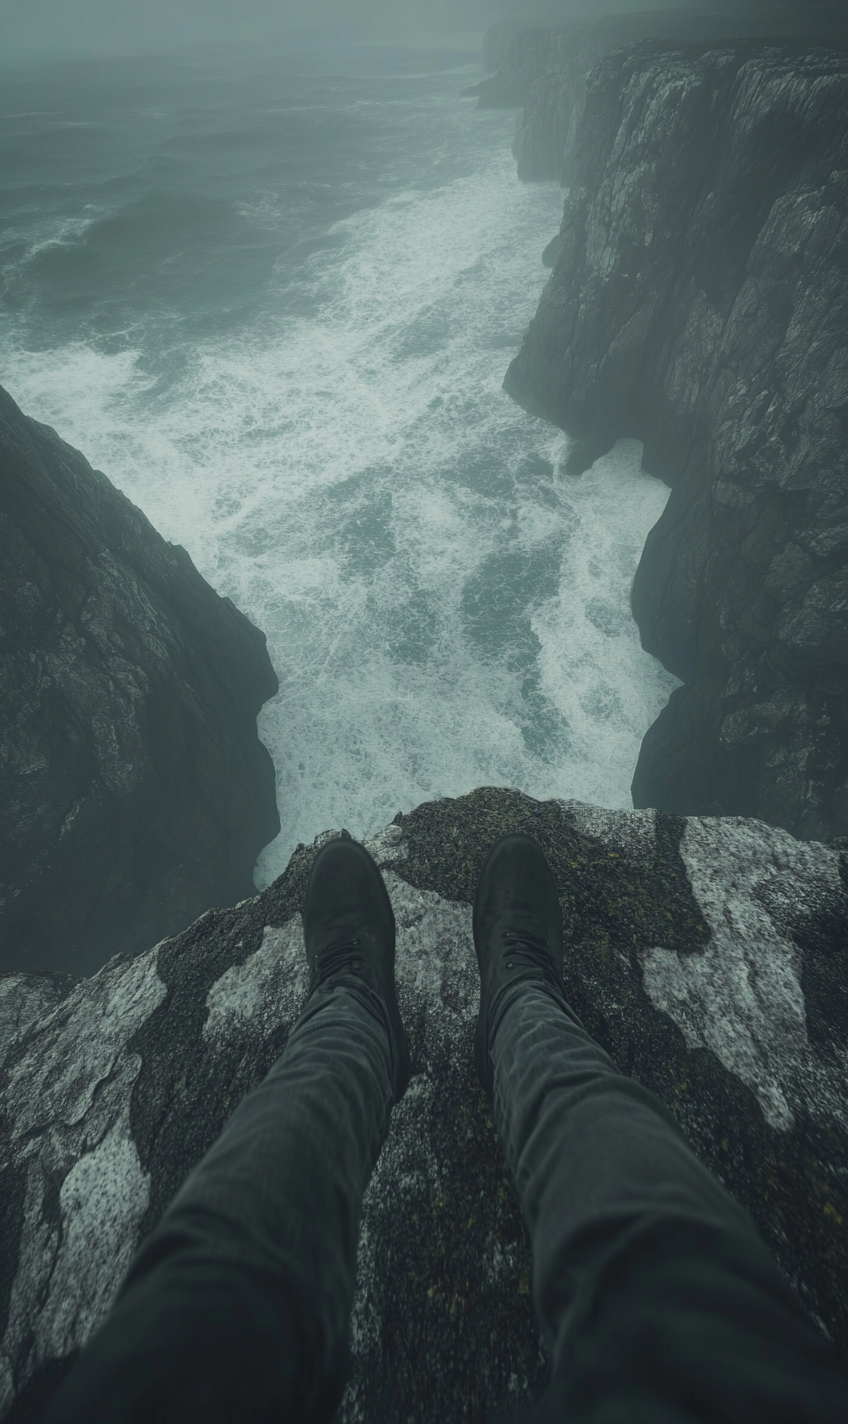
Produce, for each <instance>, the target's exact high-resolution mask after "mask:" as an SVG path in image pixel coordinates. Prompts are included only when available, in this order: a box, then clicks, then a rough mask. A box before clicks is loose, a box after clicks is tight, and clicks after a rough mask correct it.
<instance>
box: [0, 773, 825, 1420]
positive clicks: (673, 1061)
mask: <svg viewBox="0 0 848 1424" xmlns="http://www.w3.org/2000/svg"><path fill="white" fill-rule="evenodd" d="M515 830H525V831H528V832H529V833H530V834H531V835H533V836H535V837H536V838H537V839H538V841H539V843H540V844H541V845H542V847H543V848H544V850H545V853H546V855H547V857H548V859H549V861H550V864H551V866H552V868H553V870H554V874H555V877H556V880H557V884H558V887H559V892H560V897H561V902H562V907H563V916H564V923H565V930H566V936H565V941H566V954H565V981H566V990H567V993H568V996H569V998H570V1000H571V1002H572V1004H573V1005H574V1006H575V1008H576V1009H577V1011H578V1012H579V1013H580V1015H581V1016H582V1018H583V1020H584V1022H585V1023H586V1025H587V1027H588V1028H589V1029H590V1031H591V1032H592V1033H593V1034H594V1035H595V1036H596V1037H597V1038H598V1039H599V1041H600V1042H601V1043H602V1044H603V1046H604V1047H605V1048H606V1049H607V1050H608V1051H609V1052H610V1053H611V1054H612V1056H613V1057H614V1058H615V1059H616V1061H617V1062H618V1064H619V1065H620V1067H621V1068H622V1069H623V1070H624V1071H626V1072H628V1073H630V1074H632V1075H633V1076H634V1077H635V1078H637V1079H638V1080H639V1081H640V1082H643V1083H645V1084H646V1085H647V1086H648V1087H649V1088H651V1089H652V1090H653V1091H654V1092H655V1093H657V1094H658V1096H659V1097H660V1098H661V1099H662V1100H663V1102H665V1103H666V1104H667V1105H668V1107H669V1108H670V1110H671V1111H672V1113H673V1114H674V1116H675V1117H676V1119H677V1121H678V1123H679V1124H680V1127H681V1129H682V1130H683V1132H684V1134H685V1135H686V1137H687V1138H688V1140H689V1141H690V1143H691V1144H692V1146H693V1148H694V1149H695V1151H696V1152H697V1153H698V1154H699V1155H700V1156H701V1158H702V1159H703V1160H704V1162H706V1164H707V1165H708V1166H709V1167H710V1169H711V1170H712V1171H714V1172H715V1173H717V1175H718V1176H719V1178H720V1179H721V1180H722V1181H723V1182H724V1183H725V1184H726V1186H727V1187H728V1188H729V1190H730V1191H731V1192H733V1193H734V1194H735V1195H736V1197H737V1198H738V1199H739V1200H740V1201H741V1202H743V1203H744V1205H745V1206H746V1207H748V1208H749V1209H750V1211H751V1212H752V1213H753V1215H754V1218H755V1220H756V1222H757V1224H758V1226H759V1229H760V1231H761V1232H762V1233H763V1235H764V1237H765V1239H766V1241H767V1243H768V1244H769V1246H770V1247H771V1249H772V1251H773V1252H774V1253H775V1255H776V1257H777V1259H778V1261H779V1262H780V1264H781V1266H782V1267H783V1269H784V1271H785V1272H786V1274H787V1276H788V1278H789V1279H790V1281H791V1282H792V1283H793V1285H794V1287H795V1288H796V1290H797V1291H798V1292H799V1294H800V1297H801V1299H802V1300H803V1302H804V1303H805V1305H806V1307H807V1309H808V1310H809V1312H810V1314H811V1316H812V1318H813V1319H814V1320H815V1322H816V1323H817V1325H818V1327H819V1328H820V1329H821V1330H823V1331H826V1332H827V1333H828V1334H829V1335H830V1336H831V1337H832V1338H833V1339H834V1340H835V1341H836V1342H837V1344H838V1346H839V1347H840V1348H841V1349H842V1350H843V1351H846V1350H848V1292H846V1281H848V1236H846V1231H845V1223H846V1220H848V1109H846V1100H845V1081H846V1071H848V998H846V995H847V994H848V959H846V955H848V861H847V860H846V856H845V855H844V854H843V853H841V852H840V851H839V850H837V849H836V848H834V847H828V846H824V845H818V844H810V843H802V842H798V841H795V840H793V839H792V837H791V836H789V835H788V834H787V833H786V832H785V831H781V830H778V829H775V828H774V827H769V826H766V825H763V824H762V823H760V822H757V821H751V820H741V819H728V820H709V819H705V820H701V819H692V820H688V821H686V820H682V819H680V818H677V817H674V816H668V815H663V814H661V813H655V812H652V811H644V812H625V811H602V810H598V809H597V808H595V807H591V806H586V805H582V804H579V803H575V802H566V803H561V802H545V803H540V802H537V801H532V800H530V798H528V797H526V796H523V795H521V794H520V793H518V792H514V791H504V790H501V791H498V790H481V791H476V792H474V793H473V794H471V795H470V796H466V797H463V798H461V799H459V800H443V801H437V802H431V803H428V804H425V805H423V806H420V807H419V808H418V809H417V810H416V811H414V812H412V813H411V814H410V815H408V816H397V817H396V818H395V821H394V822H393V823H392V824H391V825H390V826H388V827H386V829H385V830H384V831H382V832H381V833H380V834H379V835H377V836H375V837H374V838H373V839H372V840H371V841H370V842H369V847H370V849H371V851H372V853H373V854H374V855H375V857H376V859H377V860H378V862H379V863H380V864H381V865H382V867H383V871H384V875H385V878H386V882H387V885H388V888H389V893H390V895H391V898H392V902H393V905H394V911H395V916H396V919H397V926H398V946H397V978H398V994H399V1001H400V1006H401V1011H402V1014H403V1016H404V1019H405V1022H406V1024H407V1026H408V1029H409V1032H410V1037H411V1044H412V1054H413V1064H412V1067H413V1077H412V1081H411V1083H410V1087H409V1090H408V1092H407V1094H406V1096H405V1098H404V1099H403V1101H402V1103H401V1104H400V1106H399V1107H398V1108H397V1109H396V1110H395V1112H394V1114H393V1118H392V1125H391V1132H390V1135H389V1138H388V1141H387V1143H386V1145H385V1147H384V1149H383V1152H382V1155H381V1157H380V1160H379V1162H378V1164H377V1168H376V1171H375V1174H374V1177H373V1180H372V1183H371V1186H370V1188H369V1190H368V1193H367V1196H366V1201H365V1210H364V1217H363V1225H362V1236H361V1242H360V1250H359V1268H358V1281H357V1290H356V1301H355V1306H354V1312H353V1320H352V1327H351V1346H352V1359H353V1364H352V1375H351V1378H350V1383H349V1385H348V1388H347V1392H346V1394H345V1397H344V1400H343V1403H342V1405H341V1408H340V1412H339V1416H338V1417H339V1421H340V1424H342V1421H344V1424H354V1421H364V1420H380V1422H381V1424H401V1421H403V1424H406V1421H407V1420H408V1419H409V1418H410V1417H413V1418H414V1419H415V1420H416V1421H417V1424H445V1422H446V1421H456V1424H459V1421H464V1420H469V1419H474V1418H477V1417H480V1414H481V1411H483V1410H489V1409H491V1408H494V1407H499V1406H501V1405H506V1404H508V1403H509V1402H510V1401H519V1400H522V1399H528V1398H530V1397H533V1396H536V1395H538V1394H539V1392H540V1391H541V1389H542V1388H543V1385H544V1379H545V1360H544V1358H543V1355H542V1353H541V1348H540V1343H539V1338H538V1336H537V1333H536V1330H535V1326H534V1323H533V1315H532V1307H531V1301H530V1294H529V1288H530V1257H529V1254H528V1249H527V1244H526V1241H525V1237H524V1233H523V1228H522V1226H521V1222H520V1218H519V1214H518V1209H517V1202H516V1198H515V1194H514V1191H513V1188H512V1185H511V1183H510V1181H509V1178H508V1176H507V1174H506V1170H505V1167H504V1163H503V1157H502V1154H501V1150H500V1147H499V1144H498V1142H497V1140H496V1138H495V1135H494V1132H493V1129H492V1122H491V1118H490V1116H489V1113H488V1105H487V1102H486V1099H485V1097H484V1096H483V1094H482V1092H481V1090H480V1088H479V1086H478V1084H477V1081H476V1078H475V1075H474V1069H473V1062H472V1038H473V1026H474V1020H475V1017H476V1013H477V1006H478V993H479V979H478V974H477V966H476V960H475V955H474V948H473V942H472V934H471V904H472V899H473V894H474V887H475V884H476V879H477V875H478V873H479V870H480V867H481V865H482V862H483V859H484V857H485V855H486V853H487V850H488V848H489V847H490V845H491V844H492V843H493V842H494V841H495V840H496V839H497V837H498V836H500V835H501V834H503V833H506V832H508V831H515ZM319 843H320V840H319V842H316V845H317V844H319ZM314 854H315V847H314V846H313V847H309V848H307V847H303V846H301V847H299V848H298V850H297V851H296V852H295V854H294V856H293V857H292V860H291V861H290V863H289V866H288V868H287V870H286V871H285V873H284V874H283V875H282V876H281V877H280V878H279V879H278V880H277V881H276V882H275V884H274V885H272V886H271V887H270V888H269V889H268V890H267V891H265V892H264V893H263V894H262V895H260V896H258V897H256V898H255V899H252V900H249V901H246V902H245V903H244V904H241V905H238V906H236V907H235V908H234V909H228V910H215V911H210V912H209V913H208V914H206V915H204V916H203V918H202V919H200V920H198V921H197V923H196V924H194V925H192V926H191V928H190V929H188V930H187V931H186V932H185V933H183V934H182V935H180V936H178V937H177V938H175V939H171V940H168V941H166V942H164V943H163V944H160V945H157V946H156V947H155V948H154V949H151V950H149V951H148V952H147V953H145V954H142V955H139V956H138V957H137V958H135V959H128V958H126V957H125V956H118V957H116V958H115V959H112V960H110V961H109V962H108V963H107V964H106V965H105V966H104V968H103V969H102V970H101V971H100V972H99V973H98V974H97V975H95V976H94V977H93V978H91V979H88V980H84V981H81V982H74V981H73V980H70V979H68V978H60V977H57V976H52V977H51V976H31V975H21V974H17V975H8V976H6V977H5V978H0V1172H1V1173H2V1177H0V1180H2V1184H3V1187H2V1192H0V1252H2V1254H1V1255H0V1411H5V1412H6V1413H7V1414H8V1419H9V1421H13V1424H22V1422H23V1421H28V1420H34V1419H35V1418H36V1417H37V1412H38V1409H39V1408H40V1407H41V1404H42V1403H43V1401H44V1400H45V1398H46V1397H47V1396H48V1395H49V1394H50V1392H51V1391H52V1390H53V1389H54V1388H55V1387H56V1385H57V1383H58V1381H59V1380H60V1379H61V1378H62V1377H63V1375H64V1373H65V1371H66V1370H67V1368H68V1366H69V1363H70V1361H71V1360H72V1359H73V1356H74V1353H75V1351H76V1350H77V1349H78V1348H79V1346H80V1345H81V1344H82V1343H83V1342H84V1341H85V1340H86V1339H87V1338H88V1336H89V1335H90V1333H91V1332H92V1330H93V1329H94V1328H95V1327H96V1325H97V1323H98V1321H99V1320H101V1319H102V1317H103V1315H104V1313H105V1312H106V1311H107V1310H108V1308H109V1305H110V1302H111V1301H112V1300H113V1298H114V1295H115V1292H116V1290H117V1287H118V1285H119V1283H120V1280H121V1277H122V1275H123V1273H124V1271H125V1270H126V1267H127V1264H128V1262H129V1260H130V1257H131V1256H132V1253H133V1251H134V1250H135V1247H136V1245H137V1243H138V1241H139V1240H140V1239H141V1237H142V1236H143V1235H144V1234H145V1233H146V1232H147V1231H149V1230H150V1228H151V1227H152V1226H153V1225H154V1223H155V1222H156V1221H157V1220H158V1218H159V1216H160V1215H161V1213H162V1211H163V1209H164V1207H165V1205H166V1204H167V1202H168V1201H169V1199H170V1198H171V1196H172V1195H173V1193H174V1192H175V1190H176V1188H177V1187H178V1186H179V1184H180V1183H181V1181H182V1180H183V1179H184V1177H185V1175H186V1173H187V1172H188V1171H189V1169H190V1168H191V1167H192V1165H193V1164H194V1163H195V1162H196V1161H197V1160H198V1159H199V1157H200V1156H201V1155H202V1153H203V1152H204V1151H205V1149H206V1148H207V1147H208V1146H209V1145H210V1143H211V1142H212V1141H213V1140H214V1138H215V1137H216V1135H217V1134H218V1132H219V1131H220V1129H221V1127H222V1125H223V1123H224V1121H225V1120H226V1118H227V1116H228V1115H229V1113H230V1112H232V1110H233V1108H234V1106H235V1105H236V1103H237V1102H238V1101H239V1099H240V1098H241V1097H242V1096H243V1094H244V1093H246V1092H247V1091H248V1090H249V1089H250V1088H251V1087H252V1086H253V1085H254V1084H255V1083H257V1082H258V1081H259V1080H260V1079H261V1078H262V1077H263V1075H264V1074H265V1072H266V1071H267V1069H268V1068H269V1067H270V1065H271V1064H272V1063H273V1061H274V1060H275V1058H276V1057H277V1055H278V1054H279V1053H280V1052H281V1051H282V1048H283V1046H284V1044H285V1041H286V1038H287V1035H288V1033H289V1032H290V1030H291V1028H292V1026H293V1024H294V1022H295V1019H296V1017H297V1014H298V1012H299V1009H300V1006H301V1004H302V1002H303V999H304V996H305V993H306V986H307V975H306V960H305V955H304V950H303V935H302V921H301V913H300V911H301V905H302V899H303V892H304V888H305V884H306V879H307V876H308V873H309V869H310V866H311V863H312V860H313V857H314Z"/></svg>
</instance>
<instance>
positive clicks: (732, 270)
mask: <svg viewBox="0 0 848 1424" xmlns="http://www.w3.org/2000/svg"><path fill="white" fill-rule="evenodd" d="M575 162H576V165H577V166H576V176H575V182H574V184H573V186H572V188H571V190H570V192H569V194H568V197H567V199H566V204H565V212H564V216H563V222H562V228H561V233H560V238H561V250H560V256H559V259H558V261H557V264H556V267H555V268H554V271H553V273H552V276H551V278H550V280H549V282H548V285H547V287H546V289H545V291H544V294H543V296H542V299H541V302H540V305H539V309H538V312H537V314H536V317H535V319H534V321H533V323H532V324H531V327H530V330H529V332H528V334H527V337H526V339H525V342H524V346H523V349H522V351H521V352H520V354H519V355H518V356H517V357H516V359H515V360H514V361H513V363H512V365H511V366H510V369H509V372H508V373H507V378H506V382H505V385H506V389H507V390H509V391H510V392H511V393H512V394H513V395H514V396H515V398H516V399H517V400H518V401H519V402H520V403H521V404H523V405H524V406H526V407H527V409H529V410H532V411H534V412H535V413H537V414H540V415H544V416H546V417H547V418H548V419H550V420H553V421H555V422H556V423H557V424H559V425H561V426H562V427H563V428H564V429H565V430H567V431H568V432H569V433H570V434H571V435H572V436H573V437H574V443H573V446H572V449H571V454H570V465H571V468H572V470H573V471H574V472H575V473H578V472H580V471H581V470H583V469H585V468H586V467H587V466H588V465H589V464H591V463H592V461H593V460H594V459H595V458H596V457H597V456H599V455H601V454H603V453H604V452H605V451H607V450H608V449H609V448H610V447H611V445H612V444H613V442H614V441H615V440H616V439H617V438H619V437H620V436H636V437H638V438H641V439H642V440H643V441H644V445H645V449H644V465H645V468H646V469H647V470H650V471H651V472H652V473H654V474H658V475H661V476H662V477H663V478H664V479H665V480H667V481H668V482H669V483H670V484H671V485H672V494H671V498H670V500H669V502H668V505H667V507H666V510H665V511H664V513H663V515H662V517H661V519H660V520H659V522H658V524H657V525H656V527H655V528H654V529H653V530H652V532H651V534H650V535H649V536H648V540H647V543H646V546H645V551H644V554H643V557H642V560H641V563H640V566H639V570H638V573H637V575H636V580H635V584H634V589H633V610H634V614H635V616H636V618H637V621H638V623H639V627H640V631H641V635H642V642H643V645H644V647H645V648H647V649H648V651H650V652H651V653H653V654H654V655H655V656H656V657H659V658H660V659H661V660H662V662H663V663H664V665H665V666H666V667H667V668H668V669H669V670H670V671H672V672H674V673H675V674H676V675H677V676H678V677H680V678H681V679H682V680H683V681H684V683H685V684H686V685H685V686H684V687H683V688H681V689H678V690H677V691H676V692H675V693H674V694H673V695H672V698H671V700H670V702H669V704H668V706H667V707H666V708H665V710H664V711H663V713H662V714H661V716H660V718H659V719H658V721H657V722H656V723H655V724H654V726H653V727H652V728H651V729H650V731H649V732H648V734H647V736H646V738H645V740H644V742H643V746H642V752H641V755H640V758H639V763H638V766H637V770H636V775H635V778H634V783H633V796H634V804H635V805H637V806H647V805H652V806H657V807H659V808H661V809H664V810H668V811H673V812H678V813H681V814H698V815H717V814H720V815H727V814H740V815H756V816H758V817H760V818H762V819H763V820H767V821H770V822H772V823H774V824H775V825H780V826H784V827H786V828H787V829H788V830H790V831H792V832H793V834H796V835H799V836H804V837H809V838H813V839H823V840H826V839H829V838H830V837H831V836H834V835H838V834H843V833H844V832H845V831H846V829H848V695H846V694H848V601H846V600H848V566H847V565H848V445H847V444H846V434H847V433H848V425H846V419H845V411H846V409H848V346H846V329H848V275H846V271H847V270H848V269H846V263H845V252H846V250H847V249H848V56H846V55H844V54H839V53H836V52H834V51H825V50H815V49H813V50H810V49H803V50H791V49H787V48H785V47H784V48H762V47H755V48H753V49H752V47H751V46H750V45H741V46H734V47H730V48H728V47H724V48H716V49H713V50H710V51H709V52H707V53H701V52H699V51H698V50H693V49H691V48H688V47H678V46H667V45H656V44H649V45H642V46H636V47H634V48H632V49H630V50H628V51H626V52H624V53H621V54H617V55H613V56H609V57H607V58H606V59H604V60H603V61H602V62H601V64H599V65H598V67H597V68H596V69H595V70H594V71H593V74H592V76H591V79H590V82H589V87H588V93H587V101H586V112H585V117H584V122H583V125H582V128H581V132H580V138H579V142H578V145H577V151H576V157H575Z"/></svg>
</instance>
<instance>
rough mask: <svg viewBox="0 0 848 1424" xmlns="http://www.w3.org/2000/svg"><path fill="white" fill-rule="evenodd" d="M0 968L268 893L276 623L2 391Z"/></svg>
mask: <svg viewBox="0 0 848 1424" xmlns="http://www.w3.org/2000/svg"><path fill="white" fill-rule="evenodd" d="M0 545H2V550H3V554H2V561H0V969H4V970H8V969H20V970H54V971H65V972H72V973H83V974H87V973H91V972H93V971H94V970H95V969H97V968H99V967H100V965H102V964H103V963H104V961H105V960H106V959H107V958H109V957H110V956H111V955H113V954H114V953H115V951H116V950H121V951H123V952H126V953H130V954H132V953H135V952H136V951H138V950H143V949H147V948H149V946H150V945H151V944H154V943H155V942H156V941H157V940H159V939H162V938H163V936H164V935H168V934H173V933H175V932H176V931H177V930H180V929H183V928H184V927H185V926H186V925H187V924H190V923H191V922H192V920H194V919H196V917H197V916H198V914H200V913H202V911H203V910H205V909H207V908H208V907H209V906H210V905H216V904H228V903H229V904H231V903H233V902H234V901H236V900H239V899H242V898H243V897H244V896H246V895H252V894H254V893H255V889H254V885H253V875H252V870H253V864H254V861H255V859H256V856H257V854H258V852H259V850H260V849H261V848H262V846H263V845H265V844H266V843H267V842H268V841H269V840H271V839H272V838H273V837H274V835H276V833H277V831H278V829H279V818H278V816H277V810H276V802H275V793H274V769H273V765H272V763H271V759H270V757H269V755H268V753H267V751H266V750H265V748H264V747H263V746H262V745H261V743H260V742H259V740H258V737H257V733H256V714H257V712H258V711H259V708H260V707H261V705H262V703H263V702H264V701H265V700H266V699H267V698H269V697H271V696H272V695H273V694H274V693H275V692H276V690H277V679H276V677H275V675H274V671H273V669H272V667H271V663H270V660H269V658H268V654H267V651H266V648H265V638H264V636H263V635H262V634H261V633H260V632H259V631H258V630H257V629H256V628H254V627H253V625H252V624H251V623H249V622H248V620H247V619H246V618H245V617H244V616H243V615H242V614H241V613H239V612H238V610H237V609H236V608H235V607H234V606H233V604H232V603H231V602H230V601H229V599H225V598H219V597H218V595H217V594H216V593H215V592H214V591H213V589H211V588H210V587H209V585H208V584H207V583H206V582H205V580H204V579H202V578H201V577H200V574H199V573H198V572H197V570H196V569H195V567H194V565H193V564H192V562H191V559H190V558H189V556H188V554H187V553H186V552H185V550H184V549H181V548H177V547H175V546H173V545H170V544H167V543H166V542H165V540H164V539H162V538H161V537H160V535H159V534H157V532H156V530H155V529H153V528H152V526H151V525H150V524H149V522H148V521H147V519H145V517H144V515H143V514H142V513H141V511H140V510H138V509H136V508H135V506H134V505H132V504H131V503H130V501H129V500H128V499H126V498H125V497H124V496H123V495H122V494H120V493H119V491H118V490H116V489H115V488H114V486H113V485H111V484H110V482H109V481H108V480H107V479H106V477H105V476H104V475H102V474H99V473H98V472H96V471H95V470H92V468H91V467H90V465H89V464H88V463H87V461H86V460H85V459H84V458H83V456H82V455H81V454H79V452H78V451H76V450H73V449H72V448H71V447H70V446H69V445H66V444H65V443H64V441H62V440H60V439H59V437H58V436H57V435H56V434H55V433H54V432H53V431H52V430H50V429H49V428H48V427H47V426H44V425H39V424H38V423H37V422H36V421H34V420H30V419H28V418H27V417H26V416H24V415H23V414H22V413H21V411H20V410H19V409H18V407H17V406H16V405H15V403H14V401H13V400H12V399H11V398H10V397H9V396H8V395H7V394H6V393H5V392H0Z"/></svg>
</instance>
